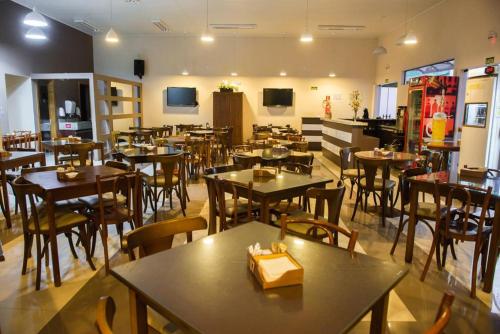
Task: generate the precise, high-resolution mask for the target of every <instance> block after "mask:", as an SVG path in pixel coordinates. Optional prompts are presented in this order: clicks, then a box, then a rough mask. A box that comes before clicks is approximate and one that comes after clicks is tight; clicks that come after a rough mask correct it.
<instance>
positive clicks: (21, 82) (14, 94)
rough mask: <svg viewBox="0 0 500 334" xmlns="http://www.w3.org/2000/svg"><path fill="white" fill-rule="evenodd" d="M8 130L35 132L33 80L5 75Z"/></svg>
mask: <svg viewBox="0 0 500 334" xmlns="http://www.w3.org/2000/svg"><path fill="white" fill-rule="evenodd" d="M5 88H6V100H7V104H6V105H7V119H8V128H7V129H6V130H5V132H6V133H7V132H12V131H15V130H31V131H35V118H34V117H33V115H34V114H35V112H34V109H33V87H32V84H31V79H30V78H28V77H23V76H13V75H5Z"/></svg>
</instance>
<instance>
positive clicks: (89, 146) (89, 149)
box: [65, 143, 104, 166]
mask: <svg viewBox="0 0 500 334" xmlns="http://www.w3.org/2000/svg"><path fill="white" fill-rule="evenodd" d="M65 146H66V151H67V152H69V156H70V158H69V163H70V164H71V165H72V166H93V165H94V149H95V143H72V144H67V145H65ZM102 159H103V160H104V157H103V158H102ZM103 163H104V161H103Z"/></svg>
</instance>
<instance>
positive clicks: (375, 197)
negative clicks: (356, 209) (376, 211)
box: [372, 192, 377, 207]
mask: <svg viewBox="0 0 500 334" xmlns="http://www.w3.org/2000/svg"><path fill="white" fill-rule="evenodd" d="M372 195H373V203H375V207H377V196H375V192H373V193H372Z"/></svg>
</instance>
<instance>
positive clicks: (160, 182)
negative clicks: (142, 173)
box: [145, 175, 179, 187]
mask: <svg viewBox="0 0 500 334" xmlns="http://www.w3.org/2000/svg"><path fill="white" fill-rule="evenodd" d="M145 180H146V183H147V184H148V185H149V186H152V187H155V186H156V187H163V186H164V185H165V177H164V176H163V175H156V183H155V178H154V176H152V175H148V176H146V177H145ZM177 184H179V178H178V177H177V176H175V175H173V176H172V185H174V186H175V185H177Z"/></svg>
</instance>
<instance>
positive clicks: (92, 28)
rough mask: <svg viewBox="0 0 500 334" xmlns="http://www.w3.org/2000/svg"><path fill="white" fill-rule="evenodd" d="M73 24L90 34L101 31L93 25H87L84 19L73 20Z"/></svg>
mask: <svg viewBox="0 0 500 334" xmlns="http://www.w3.org/2000/svg"><path fill="white" fill-rule="evenodd" d="M73 23H74V24H76V25H77V26H79V27H81V28H83V29H84V30H87V31H91V32H99V31H101V29H99V28H98V27H96V26H95V25H93V24H91V23H89V22H88V21H87V20H84V19H74V20H73Z"/></svg>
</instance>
